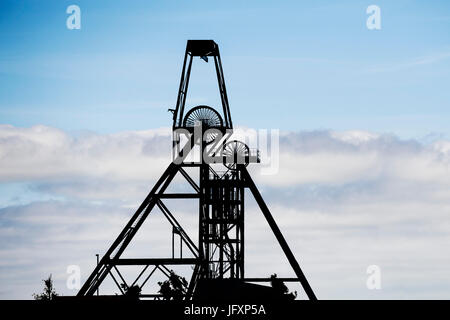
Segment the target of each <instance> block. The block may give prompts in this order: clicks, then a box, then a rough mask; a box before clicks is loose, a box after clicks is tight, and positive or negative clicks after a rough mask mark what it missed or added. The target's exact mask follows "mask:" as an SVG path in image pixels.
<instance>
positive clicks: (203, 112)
mask: <svg viewBox="0 0 450 320" xmlns="http://www.w3.org/2000/svg"><path fill="white" fill-rule="evenodd" d="M198 122H201V124H202V126H203V128H204V129H205V130H209V132H208V133H207V134H206V137H205V141H206V144H210V143H211V142H213V141H214V140H215V139H216V138H217V136H218V135H219V132H218V131H216V130H210V129H222V128H223V120H222V117H221V116H220V114H219V113H218V112H217V111H216V110H215V109H213V108H211V107H208V106H197V107H194V108H192V109H191V110H189V111H188V112H187V113H186V116H185V117H184V121H183V126H184V127H194V126H195V124H196V123H198Z"/></svg>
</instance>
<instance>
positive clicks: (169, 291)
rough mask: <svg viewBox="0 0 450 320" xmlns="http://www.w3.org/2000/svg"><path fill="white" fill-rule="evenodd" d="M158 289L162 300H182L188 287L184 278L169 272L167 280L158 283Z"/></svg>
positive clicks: (171, 271)
mask: <svg viewBox="0 0 450 320" xmlns="http://www.w3.org/2000/svg"><path fill="white" fill-rule="evenodd" d="M158 284H159V286H160V289H159V291H158V292H159V293H161V295H162V296H163V299H164V300H171V299H173V300H178V301H179V300H182V299H183V295H184V293H185V292H186V287H187V285H188V283H187V281H186V279H185V278H184V277H180V276H179V275H177V274H176V273H175V272H174V271H173V270H170V274H169V279H168V280H166V281H163V282H158Z"/></svg>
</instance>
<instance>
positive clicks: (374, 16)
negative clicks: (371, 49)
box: [366, 4, 381, 30]
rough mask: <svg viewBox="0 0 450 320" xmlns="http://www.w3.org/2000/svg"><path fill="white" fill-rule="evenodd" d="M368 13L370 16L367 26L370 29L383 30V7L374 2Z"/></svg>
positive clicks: (368, 8)
mask: <svg viewBox="0 0 450 320" xmlns="http://www.w3.org/2000/svg"><path fill="white" fill-rule="evenodd" d="M366 13H367V14H370V16H369V17H368V18H367V20H366V26H367V29H369V30H381V9H380V7H379V6H377V5H375V4H372V5H370V6H368V7H367V9H366Z"/></svg>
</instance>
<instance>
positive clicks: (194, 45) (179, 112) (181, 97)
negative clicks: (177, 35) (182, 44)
mask: <svg viewBox="0 0 450 320" xmlns="http://www.w3.org/2000/svg"><path fill="white" fill-rule="evenodd" d="M194 57H200V58H202V59H203V60H205V61H206V62H208V57H212V58H213V59H214V66H215V68H216V75H217V82H218V84H219V93H220V99H221V101H222V109H223V118H224V127H225V128H226V129H232V128H233V123H232V121H231V113H230V106H229V104H228V96H227V89H226V86H225V78H224V76H223V69H222V61H221V60H220V53H219V46H218V45H217V43H215V42H214V41H213V40H188V42H187V46H186V52H185V54H184V62H183V70H182V72H181V79H180V88H179V90H178V98H177V105H176V108H175V109H174V110H171V111H173V128H174V129H176V128H180V127H182V126H183V117H184V107H185V104H186V95H187V91H188V87H189V79H190V77H191V67H192V61H193V59H194Z"/></svg>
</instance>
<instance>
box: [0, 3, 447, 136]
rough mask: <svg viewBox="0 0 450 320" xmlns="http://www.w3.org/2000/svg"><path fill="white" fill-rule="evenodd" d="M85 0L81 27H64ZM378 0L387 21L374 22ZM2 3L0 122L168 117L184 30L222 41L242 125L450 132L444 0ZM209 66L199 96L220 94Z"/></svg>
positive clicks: (126, 122) (196, 85)
mask: <svg viewBox="0 0 450 320" xmlns="http://www.w3.org/2000/svg"><path fill="white" fill-rule="evenodd" d="M74 3H76V4H77V5H79V6H80V8H81V16H82V17H81V21H82V22H81V23H82V27H81V30H68V29H67V28H66V18H67V16H68V14H66V12H65V10H66V8H67V6H68V5H70V4H74ZM373 3H374V4H377V5H378V6H380V8H381V26H382V29H381V30H368V29H367V28H366V19H367V17H368V15H367V14H366V12H365V11H366V8H367V6H368V5H370V4H373ZM0 6H1V10H0V11H1V13H0V43H1V44H0V46H1V50H0V122H2V123H8V124H12V125H15V126H31V125H34V124H38V123H39V124H45V125H49V126H54V127H58V128H62V129H64V130H69V131H74V132H77V131H79V130H91V131H96V132H103V133H105V132H115V131H121V130H136V129H138V130H140V129H148V128H157V127H163V126H170V115H169V114H168V113H167V112H166V110H167V108H169V107H173V106H174V104H175V102H176V94H177V87H178V81H179V75H180V71H181V64H182V57H183V54H184V49H185V43H186V40H187V39H214V40H216V41H217V42H218V43H219V45H220V48H221V53H222V60H223V64H224V70H225V77H226V83H227V86H228V92H229V98H230V103H231V111H232V116H233V119H234V122H235V123H236V124H239V125H244V126H249V127H255V128H281V129H289V130H314V129H337V130H347V129H361V130H371V131H376V132H391V133H395V134H398V135H400V136H402V137H407V138H408V137H414V138H422V137H424V136H426V135H428V134H430V133H432V134H438V135H439V134H440V135H444V136H448V134H449V129H448V125H447V124H448V122H449V120H450V111H449V110H450V108H448V105H449V102H450V90H448V83H450V81H449V80H450V73H449V68H450V43H449V40H450V39H449V37H450V32H449V31H450V10H449V9H450V4H449V3H448V2H447V1H432V2H424V1H377V2H372V1H311V2H305V1H245V2H242V1H227V2H219V1H212V2H204V1H189V2H179V1H131V2H130V1H114V2H111V1H77V2H73V1H2V3H1V5H0ZM212 67H213V66H212V65H211V64H209V65H206V64H204V63H201V62H200V61H199V62H197V64H196V65H194V69H193V84H192V87H191V96H190V98H191V99H192V100H191V101H192V102H191V105H194V104H197V103H206V104H212V105H213V106H214V104H215V102H217V101H218V95H217V90H216V84H215V82H214V78H213V73H212V72H213V69H212ZM210 80H211V81H210ZM188 104H190V101H189V100H188Z"/></svg>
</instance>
